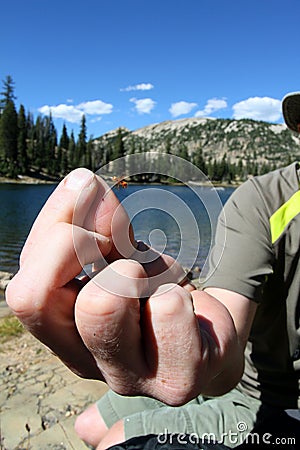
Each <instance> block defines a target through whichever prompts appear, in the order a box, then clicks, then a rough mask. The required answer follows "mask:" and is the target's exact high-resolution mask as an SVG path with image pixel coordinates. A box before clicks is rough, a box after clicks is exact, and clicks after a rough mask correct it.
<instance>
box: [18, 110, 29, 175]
mask: <svg viewBox="0 0 300 450" xmlns="http://www.w3.org/2000/svg"><path fill="white" fill-rule="evenodd" d="M18 161H19V168H20V173H21V174H25V173H26V172H27V169H28V157H27V122H26V116H25V108H24V106H23V105H21V106H20V109H19V114H18Z"/></svg>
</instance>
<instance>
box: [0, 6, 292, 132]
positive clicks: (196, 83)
mask: <svg viewBox="0 0 300 450" xmlns="http://www.w3.org/2000/svg"><path fill="white" fill-rule="evenodd" d="M0 11H1V27H0V79H1V80H3V79H4V78H5V77H6V75H11V76H12V78H13V80H14V81H15V94H16V96H17V100H16V104H17V105H19V104H20V103H22V104H23V105H24V106H25V109H26V110H27V111H28V110H29V111H31V112H32V113H33V114H34V116H35V117H36V116H37V115H38V114H47V113H48V112H49V110H50V109H51V112H52V116H53V118H54V121H55V125H56V126H57V128H58V131H59V132H60V130H61V126H62V124H63V123H64V122H65V123H66V126H67V129H68V131H69V132H70V131H71V130H72V129H73V130H74V133H75V135H76V134H77V133H78V129H79V123H80V120H81V116H82V114H83V113H84V114H85V115H86V119H87V131H88V135H89V136H90V135H93V136H94V137H97V136H100V135H102V134H104V133H105V132H107V131H110V130H112V129H115V128H117V127H119V126H125V127H127V128H129V129H130V130H135V129H137V128H140V127H142V126H145V125H148V124H152V123H157V122H162V121H165V120H176V119H181V118H186V117H215V118H219V117H223V118H242V117H250V118H253V119H259V120H266V121H270V122H275V123H282V116H281V99H282V97H283V96H284V95H285V94H286V93H287V92H290V91H297V90H300V70H299V69H300V52H299V37H300V31H299V30H300V27H299V18H300V2H299V0H284V1H283V0H281V1H279V0H251V1H248V2H245V1H243V0H227V1H225V0H203V1H202V0H151V1H143V0H128V1H127V0H106V1H102V0H85V1H77V0H73V1H64V0H60V1H58V0H51V1H45V0H27V1H24V0H10V1H8V0H7V1H3V2H2V3H1V9H0Z"/></svg>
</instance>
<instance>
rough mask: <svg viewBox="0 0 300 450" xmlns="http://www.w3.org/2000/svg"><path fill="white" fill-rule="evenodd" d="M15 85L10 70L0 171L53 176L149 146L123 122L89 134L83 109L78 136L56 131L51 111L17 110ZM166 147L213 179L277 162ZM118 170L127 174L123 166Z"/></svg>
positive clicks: (2, 98)
mask: <svg viewBox="0 0 300 450" xmlns="http://www.w3.org/2000/svg"><path fill="white" fill-rule="evenodd" d="M14 91H15V83H14V81H13V79H12V77H11V76H10V75H8V76H7V77H6V78H5V80H4V81H3V88H2V92H1V93H0V176H3V177H8V178H17V177H19V176H20V175H29V176H33V177H37V178H38V177H43V178H49V179H52V180H57V179H60V178H62V177H63V176H65V175H66V174H67V173H69V172H70V171H71V170H72V169H74V168H76V167H86V168H88V169H90V170H92V171H96V170H97V169H98V168H99V167H101V166H103V165H106V164H108V163H109V162H110V161H114V160H115V159H118V158H120V157H122V156H125V155H126V154H134V153H135V152H136V151H137V152H139V153H147V152H148V151H150V150H149V149H148V148H147V144H146V143H141V142H140V143H139V144H138V145H137V143H134V142H133V141H132V142H131V143H130V144H129V141H126V139H125V138H126V136H127V134H128V130H127V131H126V130H124V129H122V128H119V129H118V130H117V133H116V134H115V135H114V137H113V138H111V139H108V140H106V141H103V140H101V139H100V141H98V142H95V140H94V139H93V138H92V136H91V137H90V138H89V139H87V126H86V118H85V116H84V115H83V116H82V118H81V124H80V129H79V134H78V136H77V137H76V138H75V136H74V132H73V131H71V133H70V135H69V134H68V131H67V128H66V125H65V124H64V125H63V127H62V131H61V134H60V136H58V133H57V130H56V128H55V126H54V123H53V119H52V116H51V113H50V115H49V116H41V115H38V116H37V117H36V119H35V118H34V117H33V114H32V113H31V112H29V111H27V112H26V110H25V107H24V106H23V105H22V104H21V105H20V107H19V109H18V110H17V108H16V105H15V100H16V96H15V92H14ZM165 147H166V148H165V152H166V153H171V154H172V153H176V155H177V156H180V157H181V158H183V159H186V160H188V161H190V162H192V163H193V164H194V165H196V166H197V167H198V168H199V169H201V170H202V172H203V173H204V174H206V175H207V176H208V177H209V178H210V179H211V180H212V181H217V182H229V183H230V182H232V181H235V180H245V179H246V178H247V177H248V176H249V175H258V174H262V173H266V172H268V171H270V170H273V169H274V168H275V167H276V165H275V164H274V163H273V164H272V165H271V164H263V165H262V166H260V167H259V166H258V165H257V161H256V158H255V157H254V158H252V159H251V158H250V157H248V158H246V159H245V158H244V159H242V158H241V159H240V160H239V161H238V162H235V163H231V162H230V158H228V157H227V155H226V154H224V155H223V157H222V159H219V160H217V159H212V158H210V157H208V158H207V157H204V156H203V153H202V150H201V148H198V149H195V151H194V152H193V153H192V155H190V154H189V152H188V151H187V148H186V146H185V145H184V144H180V145H179V148H176V152H175V149H172V146H171V145H170V142H168V140H167V141H166V144H165ZM129 170H130V168H129ZM122 175H126V168H125V167H124V173H123V174H122ZM143 176H144V175H141V177H142V178H141V177H140V178H139V176H136V177H135V181H145V180H144V178H143ZM149 177H150V175H148V178H149ZM149 179H150V178H149ZM156 181H164V180H156Z"/></svg>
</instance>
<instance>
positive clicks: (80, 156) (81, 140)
mask: <svg viewBox="0 0 300 450" xmlns="http://www.w3.org/2000/svg"><path fill="white" fill-rule="evenodd" d="M85 154H86V119H85V115H84V114H83V116H82V118H81V125H80V132H79V135H78V141H77V144H76V151H75V160H74V164H75V167H80V166H82V165H84V159H85Z"/></svg>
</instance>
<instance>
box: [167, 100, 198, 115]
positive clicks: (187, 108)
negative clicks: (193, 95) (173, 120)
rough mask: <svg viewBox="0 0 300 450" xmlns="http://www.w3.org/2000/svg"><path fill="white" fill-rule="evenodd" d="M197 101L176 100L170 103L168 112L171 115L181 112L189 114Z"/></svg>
mask: <svg viewBox="0 0 300 450" xmlns="http://www.w3.org/2000/svg"><path fill="white" fill-rule="evenodd" d="M196 106H198V105H197V103H188V102H184V101H181V102H177V103H172V105H171V108H170V109H169V112H170V113H171V115H172V116H173V117H178V116H182V115H183V114H189V113H190V112H191V111H192V109H194V108H196Z"/></svg>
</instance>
